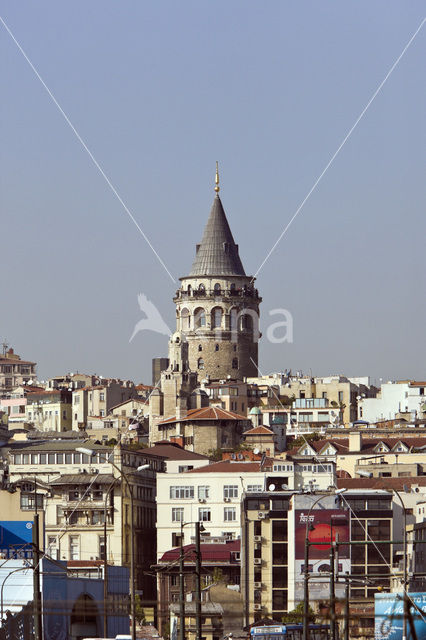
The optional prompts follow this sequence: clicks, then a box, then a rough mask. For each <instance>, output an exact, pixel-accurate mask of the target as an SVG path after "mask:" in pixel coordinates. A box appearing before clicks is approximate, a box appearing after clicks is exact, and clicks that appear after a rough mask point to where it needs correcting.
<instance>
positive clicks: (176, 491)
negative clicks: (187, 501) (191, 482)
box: [170, 486, 194, 500]
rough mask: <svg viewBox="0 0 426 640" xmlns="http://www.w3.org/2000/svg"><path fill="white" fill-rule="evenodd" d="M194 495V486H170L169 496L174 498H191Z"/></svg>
mask: <svg viewBox="0 0 426 640" xmlns="http://www.w3.org/2000/svg"><path fill="white" fill-rule="evenodd" d="M193 497H194V487H193V486H187V487H170V498H172V499H174V500H176V499H177V500H178V499H182V498H193Z"/></svg>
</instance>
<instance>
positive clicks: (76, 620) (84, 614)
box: [70, 593, 101, 640]
mask: <svg viewBox="0 0 426 640" xmlns="http://www.w3.org/2000/svg"><path fill="white" fill-rule="evenodd" d="M70 632H71V633H70V638H71V639H72V640H83V638H90V637H94V638H96V637H99V636H100V633H101V631H100V624H99V611H98V607H97V606H96V602H95V601H94V599H93V598H92V597H91V596H89V595H88V594H87V593H82V594H81V595H80V596H79V597H78V598H77V600H76V601H75V603H74V606H73V608H72V612H71V625H70Z"/></svg>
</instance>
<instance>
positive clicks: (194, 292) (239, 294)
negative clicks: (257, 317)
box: [173, 286, 262, 302]
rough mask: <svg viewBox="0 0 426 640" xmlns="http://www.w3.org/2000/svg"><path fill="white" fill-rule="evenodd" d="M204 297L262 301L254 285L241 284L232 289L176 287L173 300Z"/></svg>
mask: <svg viewBox="0 0 426 640" xmlns="http://www.w3.org/2000/svg"><path fill="white" fill-rule="evenodd" d="M205 298H221V299H222V300H235V299H239V298H253V300H256V301H258V302H261V301H262V298H261V297H260V296H259V292H258V290H257V289H255V288H254V287H250V286H243V287H240V288H238V289H237V288H236V287H235V288H232V289H204V288H200V289H191V290H190V291H187V290H182V289H178V290H177V291H176V295H175V297H174V298H173V301H174V302H177V301H179V300H203V299H205Z"/></svg>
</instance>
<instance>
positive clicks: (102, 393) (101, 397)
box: [99, 391, 105, 402]
mask: <svg viewBox="0 0 426 640" xmlns="http://www.w3.org/2000/svg"><path fill="white" fill-rule="evenodd" d="M99 401H100V402H105V393H104V392H103V391H101V393H100V394H99Z"/></svg>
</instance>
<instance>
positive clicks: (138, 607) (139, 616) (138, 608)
mask: <svg viewBox="0 0 426 640" xmlns="http://www.w3.org/2000/svg"><path fill="white" fill-rule="evenodd" d="M135 618H136V622H137V623H138V624H139V625H140V624H145V622H146V618H145V611H144V610H143V606H142V600H141V598H140V596H139V595H136V596H135Z"/></svg>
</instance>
